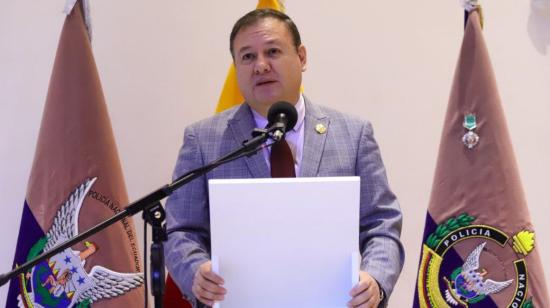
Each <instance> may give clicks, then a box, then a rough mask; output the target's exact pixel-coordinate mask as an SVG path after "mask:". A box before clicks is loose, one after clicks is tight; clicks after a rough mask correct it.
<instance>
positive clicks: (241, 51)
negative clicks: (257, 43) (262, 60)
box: [237, 46, 252, 54]
mask: <svg viewBox="0 0 550 308" xmlns="http://www.w3.org/2000/svg"><path fill="white" fill-rule="evenodd" d="M251 48H252V47H250V46H243V47H241V49H239V51H238V52H237V54H241V53H243V52H245V51H247V50H249V49H251Z"/></svg>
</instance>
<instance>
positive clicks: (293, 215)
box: [209, 177, 360, 308]
mask: <svg viewBox="0 0 550 308" xmlns="http://www.w3.org/2000/svg"><path fill="white" fill-rule="evenodd" d="M359 190H360V178H359V177H328V178H327V177H326V178H284V179H240V180H210V181H209V194H210V227H211V240H212V256H213V259H216V260H217V261H216V263H217V264H214V266H215V267H217V270H218V271H219V274H220V275H221V276H222V277H223V278H224V280H225V287H226V288H227V294H226V297H225V300H224V301H223V302H221V303H220V304H221V307H223V308H234V307H239V308H245V307H255V308H257V307H277V308H282V307H345V306H346V303H347V301H348V300H349V299H350V297H349V295H348V293H349V291H350V289H351V288H352V286H353V285H354V284H355V283H356V282H357V280H358V268H357V267H358V262H352V259H354V258H355V259H354V260H358V259H357V258H358V257H357V256H358V250H359ZM352 255H353V256H355V257H350V256H352Z"/></svg>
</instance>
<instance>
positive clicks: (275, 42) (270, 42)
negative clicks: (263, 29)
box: [237, 38, 281, 54]
mask: <svg viewBox="0 0 550 308" xmlns="http://www.w3.org/2000/svg"><path fill="white" fill-rule="evenodd" d="M280 42H281V40H279V39H276V38H274V39H270V40H267V41H265V42H264V44H265V45H277V44H279V43H280ZM249 49H252V47H251V46H243V47H241V48H240V49H239V50H238V51H237V54H241V53H243V52H245V51H247V50H249Z"/></svg>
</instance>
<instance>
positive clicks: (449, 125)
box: [414, 11, 550, 308]
mask: <svg viewBox="0 0 550 308" xmlns="http://www.w3.org/2000/svg"><path fill="white" fill-rule="evenodd" d="M541 244H546V243H545V242H544V241H542V240H541V239H540V238H537V237H536V232H535V228H534V227H533V225H532V224H531V218H530V216H529V211H528V207H527V203H526V201H525V197H524V193H523V189H522V186H521V182H520V177H519V173H518V169H517V166H516V160H515V157H514V151H513V149H512V144H511V142H510V136H509V134H508V130H507V127H506V121H505V118H504V112H503V110H502V107H501V103H500V98H499V95H498V91H497V86H496V82H495V78H494V74H493V70H492V67H491V63H490V60H489V55H488V52H487V48H486V46H485V42H484V39H483V34H482V29H481V26H480V18H479V15H478V12H477V11H472V12H471V14H470V16H469V18H468V21H467V25H466V29H465V34H464V40H463V43H462V50H461V52H460V58H459V60H458V64H457V68H456V72H455V76H454V83H453V87H452V91H451V96H450V100H449V105H448V109H447V115H446V118H445V124H444V127H443V134H442V138H441V144H440V148H439V158H438V162H437V167H436V172H435V179H434V182H433V187H432V195H431V199H430V204H429V206H428V215H427V218H426V226H425V231H424V243H423V248H422V255H421V261H420V266H419V271H418V281H417V289H416V296H415V300H414V307H438V308H439V307H524V308H526V307H550V301H549V300H548V291H547V287H546V285H545V279H544V272H543V268H542V264H541V260H540V257H539V254H538V249H537V248H538V246H539V245H541Z"/></svg>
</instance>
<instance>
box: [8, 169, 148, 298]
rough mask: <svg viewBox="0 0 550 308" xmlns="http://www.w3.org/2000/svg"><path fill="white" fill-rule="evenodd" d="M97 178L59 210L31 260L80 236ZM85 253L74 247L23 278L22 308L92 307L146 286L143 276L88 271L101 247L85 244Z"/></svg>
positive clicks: (99, 269)
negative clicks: (80, 218)
mask: <svg viewBox="0 0 550 308" xmlns="http://www.w3.org/2000/svg"><path fill="white" fill-rule="evenodd" d="M96 179H97V178H93V179H88V180H86V181H85V182H84V183H82V184H81V185H80V186H79V187H77V188H76V189H75V190H74V191H73V192H72V193H71V194H70V196H69V197H68V199H67V200H66V201H65V203H64V204H63V205H62V206H61V207H60V209H59V210H58V211H57V213H56V216H55V219H54V222H53V224H52V226H51V227H50V229H49V231H48V232H47V234H46V236H45V237H43V238H41V239H40V240H38V241H37V242H36V243H35V244H34V245H33V246H32V248H31V249H30V251H29V252H28V254H27V260H30V259H32V258H34V257H36V256H38V255H39V254H41V253H43V252H47V251H49V250H50V249H52V248H53V247H55V246H56V245H57V244H59V243H61V242H63V241H66V240H68V239H70V238H72V237H74V236H75V235H77V234H78V216H79V213H80V209H81V207H82V204H83V201H84V198H85V197H86V195H87V194H88V191H89V190H90V188H91V187H92V185H93V184H94V182H95V181H96ZM85 247H86V248H85V249H84V250H83V251H76V250H73V249H71V248H67V249H65V250H64V251H63V252H61V253H59V254H56V255H54V256H53V257H51V258H49V259H48V260H45V261H42V262H41V263H39V264H37V265H36V266H35V267H33V268H32V269H31V270H30V271H28V272H27V273H23V274H21V275H20V276H19V290H20V292H19V296H18V303H19V306H20V307H89V306H90V305H91V303H93V302H96V301H98V300H101V299H104V298H113V297H117V296H120V295H123V294H124V293H127V292H129V291H130V290H131V289H134V288H136V287H138V286H140V285H141V284H143V274H142V273H118V272H114V271H112V270H110V269H108V268H105V267H103V266H99V265H96V266H94V267H92V269H91V270H90V272H89V273H88V272H86V270H85V269H84V265H85V264H86V258H88V257H89V256H91V255H92V254H94V253H95V252H96V251H97V250H98V249H99V247H98V246H97V245H96V244H95V243H91V242H85Z"/></svg>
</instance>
